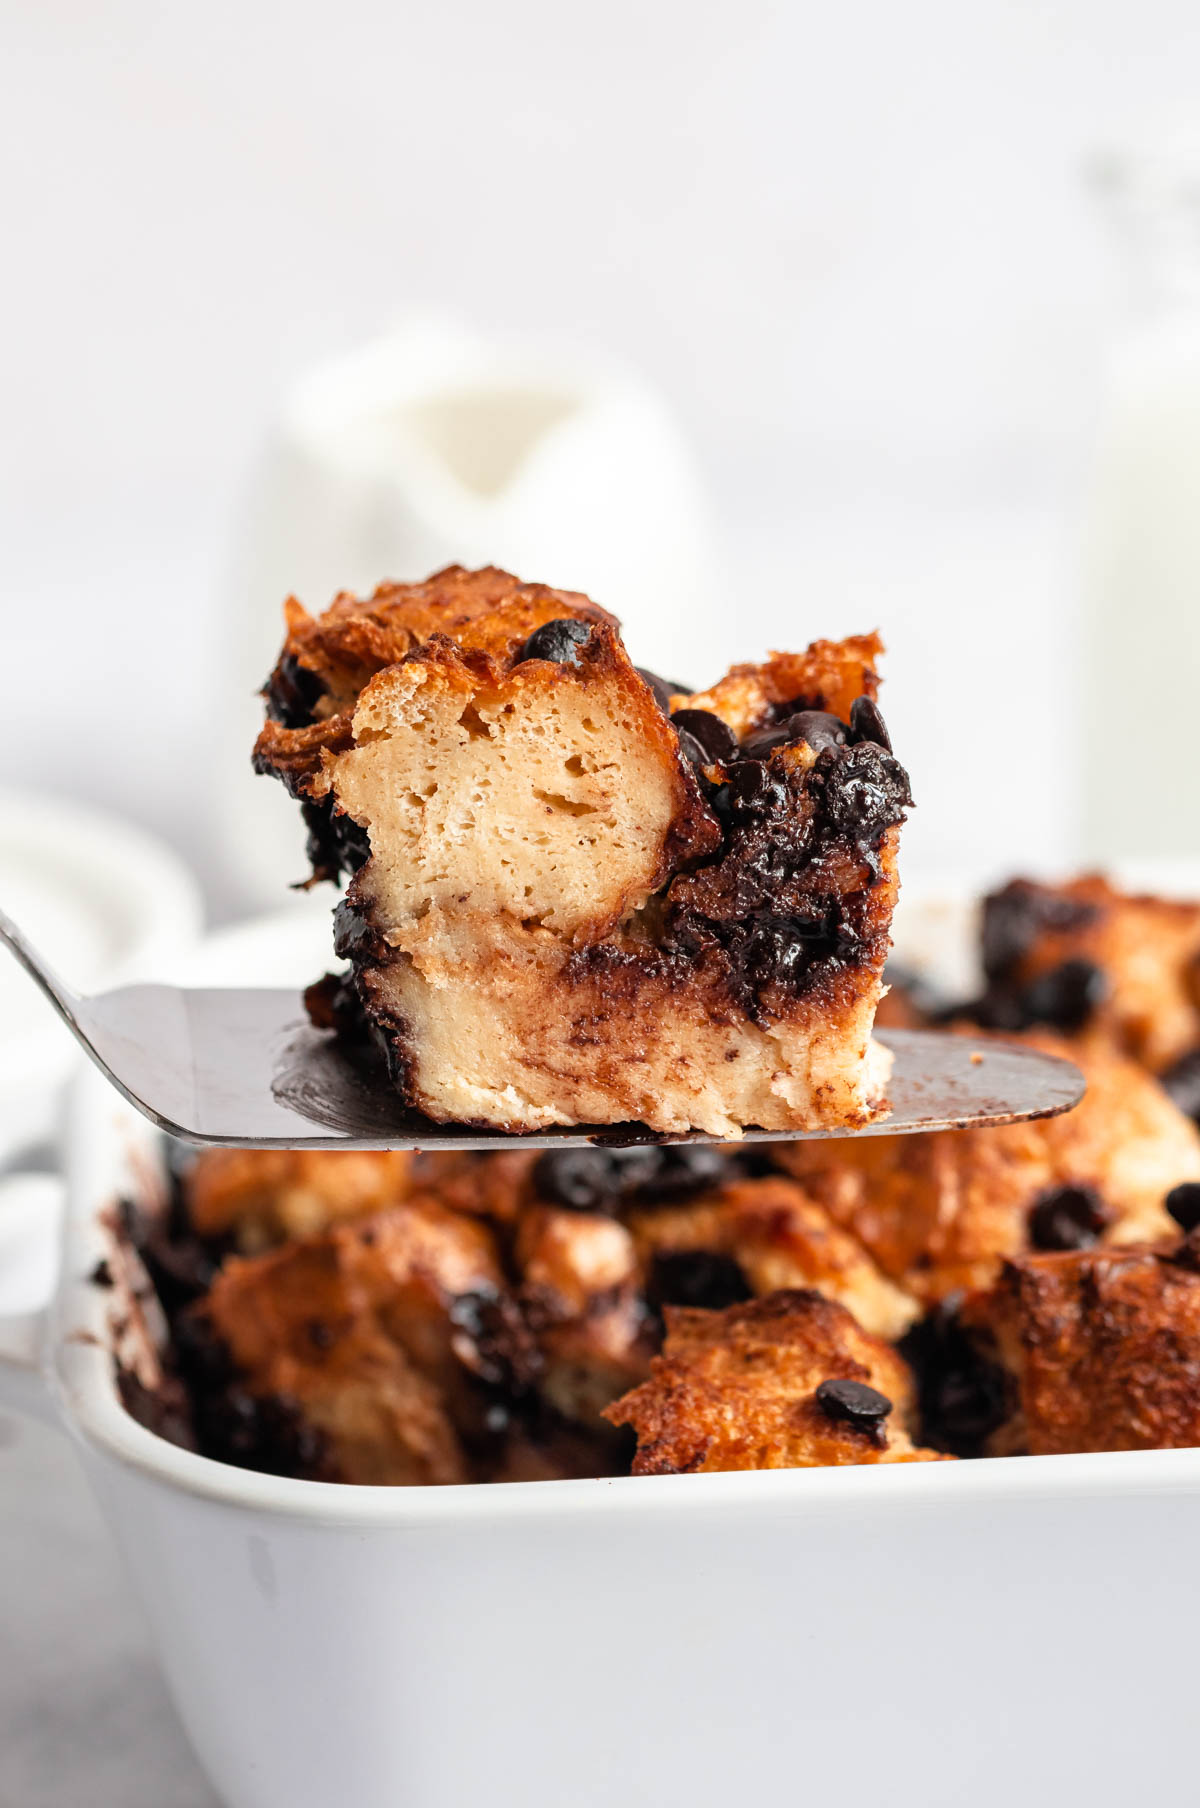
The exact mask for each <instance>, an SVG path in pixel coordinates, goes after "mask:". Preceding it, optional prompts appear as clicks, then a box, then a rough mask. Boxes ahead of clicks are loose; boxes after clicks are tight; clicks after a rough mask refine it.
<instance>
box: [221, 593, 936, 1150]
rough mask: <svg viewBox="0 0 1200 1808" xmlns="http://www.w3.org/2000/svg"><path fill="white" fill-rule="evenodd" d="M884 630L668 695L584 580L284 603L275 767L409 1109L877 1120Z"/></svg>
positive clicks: (895, 781) (354, 982)
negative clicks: (580, 588)
mask: <svg viewBox="0 0 1200 1808" xmlns="http://www.w3.org/2000/svg"><path fill="white" fill-rule="evenodd" d="M879 651H880V644H879V642H878V640H877V639H876V638H875V637H874V636H865V637H861V638H859V639H854V640H847V641H843V642H841V643H837V644H834V643H830V642H817V643H816V644H815V645H813V646H811V647H810V648H809V649H808V651H807V652H806V653H803V654H775V655H772V657H771V658H770V659H769V660H768V661H767V663H766V664H765V665H762V666H743V667H738V668H735V670H734V671H732V672H730V673H729V674H728V675H727V676H726V677H725V678H724V679H722V680H721V681H720V683H718V684H717V685H716V686H714V687H713V688H712V689H711V690H709V691H706V692H703V693H700V694H696V695H689V694H686V693H684V692H683V691H680V690H672V689H671V688H670V687H668V686H666V685H665V684H663V682H662V681H661V680H658V679H656V678H655V677H654V676H653V674H645V673H641V672H639V671H638V670H637V669H636V668H635V667H634V666H633V665H632V664H631V662H630V660H629V658H628V655H627V654H626V652H625V650H624V647H623V646H622V644H621V640H620V637H619V634H618V631H617V624H616V623H615V621H614V620H613V618H612V617H611V616H609V615H607V614H605V612H604V611H603V610H601V609H598V608H597V607H596V606H595V605H594V604H592V603H590V602H588V600H587V599H586V598H585V597H582V596H578V595H575V594H572V593H569V592H564V591H555V590H548V589H546V588H544V587H542V586H540V585H523V584H521V583H519V582H518V580H517V579H515V578H513V577H510V576H508V575H507V574H506V573H504V572H500V571H494V570H487V571H479V572H466V571H463V570H461V569H458V568H452V569H450V570H447V571H444V572H441V573H439V574H438V575H437V576H435V577H433V578H431V579H429V580H428V582H426V583H424V584H419V585H391V586H386V587H384V588H382V589H380V590H378V591H377V592H376V593H375V595H374V596H373V597H371V598H370V599H369V600H368V601H365V602H361V601H358V600H356V599H355V598H353V597H350V596H342V597H339V598H338V599H337V600H336V601H335V602H334V604H333V605H332V607H331V608H329V609H328V610H327V611H326V612H325V614H324V615H322V616H320V617H318V618H315V619H314V618H312V617H310V616H309V615H307V614H306V613H305V612H304V610H303V609H301V608H300V606H299V604H297V603H294V602H293V603H290V604H289V605H288V635H287V641H286V644H285V647H284V651H283V654H282V656H281V659H280V661H279V664H278V666H277V667H276V670H275V672H274V674H273V675H272V678H271V680H270V682H269V683H268V686H267V691H266V695H267V700H268V709H269V712H270V720H269V721H268V722H267V724H266V726H265V728H264V729H263V732H262V734H261V736H260V737H259V741H258V745H257V748H256V752H255V760H256V764H257V766H258V767H259V769H260V770H261V771H264V772H270V773H274V774H275V775H276V776H277V777H279V778H281V779H282V780H283V781H284V782H285V784H287V785H288V787H289V789H290V790H291V791H292V792H293V793H294V795H295V796H296V797H297V798H298V799H299V800H300V803H301V806H302V809H303V811H304V815H305V818H306V821H307V823H308V827H309V851H310V857H311V863H312V867H313V873H314V876H315V877H318V878H336V877H338V876H340V874H341V873H342V872H347V873H349V874H350V875H352V877H351V880H350V884H349V888H348V891H347V894H346V897H345V900H344V902H343V903H342V904H341V905H340V906H339V909H338V912H337V928H336V943H335V945H336V947H337V950H338V952H339V954H340V955H342V956H343V957H344V958H345V959H347V960H348V961H349V963H350V968H349V973H348V975H347V977H346V978H345V979H342V980H330V981H327V982H325V983H323V985H322V986H320V987H317V988H314V989H313V992H312V994H311V997H310V1009H311V1011H312V1013H313V1015H314V1019H315V1020H316V1021H318V1022H319V1023H321V1024H322V1025H324V1026H328V1027H332V1028H337V1029H339V1030H340V1031H341V1032H342V1033H344V1034H346V1035H354V1034H356V1033H361V1032H362V1030H363V1029H364V1028H369V1029H370V1030H371V1032H372V1033H373V1035H374V1037H375V1039H376V1040H377V1041H378V1042H379V1043H380V1044H381V1045H382V1047H383V1049H384V1051H385V1053H386V1055H387V1059H388V1063H389V1068H390V1072H391V1074H392V1077H393V1079H394V1081H395V1083H396V1085H397V1087H398V1089H399V1091H400V1092H401V1094H402V1095H403V1097H404V1099H405V1100H406V1102H408V1103H409V1104H411V1105H414V1106H416V1107H417V1108H419V1109H420V1110H422V1111H424V1112H426V1113H427V1114H428V1115H429V1116H430V1117H433V1118H435V1119H438V1120H440V1121H449V1122H472V1123H480V1124H489V1125H496V1126H499V1127H502V1128H505V1129H508V1130H525V1129H540V1128H543V1127H546V1126H548V1125H552V1124H571V1123H613V1122H620V1121H623V1120H635V1121H640V1122H643V1123H646V1124H648V1125H650V1126H651V1127H652V1128H653V1129H656V1130H659V1131H664V1132H681V1131H685V1130H687V1129H691V1128H695V1129H700V1130H704V1131H707V1132H709V1133H710V1134H714V1135H721V1136H731V1137H732V1136H737V1135H738V1134H739V1132H740V1131H741V1130H742V1129H743V1127H746V1126H751V1125H758V1126H761V1127H762V1128H764V1129H768V1130H771V1129H776V1130H783V1129H794V1128H803V1127H824V1128H834V1127H841V1126H845V1127H857V1126H860V1125H862V1124H864V1123H867V1122H869V1121H870V1120H871V1119H872V1118H873V1117H875V1116H877V1115H878V1114H879V1113H880V1112H881V1110H882V1109H883V1108H884V1092H885V1085H886V1070H887V1061H886V1056H885V1055H884V1053H883V1051H882V1050H881V1049H879V1048H878V1046H877V1045H875V1044H873V1043H872V1040H871V1026H872V1022H873V1018H874V1012H875V1006H876V1003H877V1001H878V998H879V995H880V991H881V987H882V971H883V962H884V958H885V955H886V952H887V948H888V928H889V924H890V920H891V914H892V909H893V906H894V904H895V898H896V890H897V880H896V844H897V837H898V830H899V825H900V823H901V821H902V819H903V816H904V813H905V810H906V808H907V807H908V805H909V803H910V798H909V791H908V781H907V778H906V776H905V773H904V771H903V768H902V767H901V766H900V765H899V763H898V762H897V760H896V759H895V757H894V756H893V754H892V752H891V749H890V745H889V742H888V737H887V731H886V729H885V728H884V726H883V722H882V719H881V718H880V716H879V712H878V710H877V708H876V706H875V701H874V699H875V693H876V685H877V681H876V676H875V671H874V665H875V660H876V658H877V656H878V654H879Z"/></svg>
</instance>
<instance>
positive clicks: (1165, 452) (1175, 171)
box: [1083, 136, 1200, 861]
mask: <svg viewBox="0 0 1200 1808" xmlns="http://www.w3.org/2000/svg"><path fill="white" fill-rule="evenodd" d="M1093 173H1094V176H1095V179H1096V183H1097V186H1098V187H1099V188H1100V190H1101V192H1102V193H1103V195H1104V197H1105V200H1106V203H1107V206H1108V209H1109V212H1110V216H1111V221H1112V224H1113V226H1114V228H1115V229H1116V231H1117V232H1118V234H1119V237H1120V241H1121V245H1122V250H1123V253H1124V258H1125V262H1126V265H1127V269H1128V277H1129V283H1128V288H1129V298H1128V300H1129V308H1128V318H1127V321H1126V324H1125V326H1124V330H1123V332H1122V334H1121V336H1120V338H1119V340H1118V343H1117V345H1116V347H1115V350H1114V356H1113V360H1112V368H1111V372H1110V381H1109V394H1108V399H1107V408H1106V414H1105V419H1104V423H1103V428H1102V437H1101V443H1100V456H1099V461H1098V466H1097V471H1096V475H1095V489H1094V494H1093V497H1092V503H1091V518H1090V523H1089V548H1088V571H1087V591H1086V594H1085V608H1086V615H1085V634H1086V643H1087V644H1086V649H1085V672H1084V679H1085V691H1084V723H1085V737H1086V738H1085V749H1084V753H1085V765H1084V777H1083V839H1084V852H1085V854H1086V856H1087V858H1088V859H1090V860H1093V861H1112V860H1117V859H1120V858H1123V857H1127V856H1164V855H1170V856H1173V857H1177V858H1178V857H1183V856H1189V855H1200V736H1198V733H1197V729H1198V726H1200V724H1198V720H1197V718H1198V716H1200V136H1192V137H1190V138H1187V139H1182V140H1179V139H1177V140H1173V141H1169V142H1167V143H1166V144H1164V145H1161V146H1159V147H1157V148H1153V149H1147V150H1144V151H1141V150H1132V149H1131V150H1128V151H1114V152H1110V153H1107V154H1106V155H1105V156H1103V157H1102V158H1098V159H1097V160H1096V162H1095V165H1094V172H1093ZM1143 725H1144V729H1143Z"/></svg>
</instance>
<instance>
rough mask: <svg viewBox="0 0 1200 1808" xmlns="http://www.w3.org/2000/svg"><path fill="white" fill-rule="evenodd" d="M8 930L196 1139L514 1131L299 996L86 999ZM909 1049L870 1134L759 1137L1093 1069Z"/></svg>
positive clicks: (1007, 1099)
mask: <svg viewBox="0 0 1200 1808" xmlns="http://www.w3.org/2000/svg"><path fill="white" fill-rule="evenodd" d="M0 941H2V942H4V943H5V944H6V945H7V946H8V947H9V948H10V949H11V950H12V952H13V953H14V954H15V955H16V957H17V959H18V960H19V961H20V962H21V964H22V966H23V967H25V969H26V970H27V971H28V972H29V973H30V974H32V976H33V978H34V979H35V980H36V981H37V983H38V985H39V986H40V987H41V988H42V990H43V992H45V994H46V996H47V997H48V998H49V999H50V1001H51V1002H52V1004H53V1005H54V1006H55V1009H56V1010H57V1011H58V1013H59V1015H60V1017H62V1019H63V1021H64V1022H65V1023H66V1024H67V1025H68V1027H69V1028H70V1029H71V1030H73V1031H74V1033H75V1036H76V1037H77V1039H78V1041H79V1042H80V1043H81V1044H82V1046H83V1048H84V1049H85V1050H86V1051H87V1053H88V1054H89V1055H90V1056H91V1058H92V1060H93V1061H94V1062H95V1063H96V1065H97V1067H99V1068H100V1069H101V1071H102V1072H103V1073H105V1074H107V1075H108V1078H109V1079H110V1080H111V1081H112V1083H113V1085H114V1086H115V1087H116V1088H117V1090H118V1091H119V1092H122V1093H123V1094H124V1095H125V1097H126V1098H127V1099H128V1100H129V1102H130V1104H132V1105H135V1106H136V1107H137V1109H138V1110H139V1111H141V1112H143V1113H144V1115H145V1116H146V1117H148V1118H149V1119H150V1120H151V1122H152V1123H155V1124H157V1125H158V1126H159V1127H160V1128H161V1129H163V1130H165V1131H167V1132H168V1134H169V1135H171V1136H177V1137H181V1138H182V1139H183V1140H184V1141H186V1142H193V1143H229V1144H234V1145H236V1146H238V1147H240V1148H258V1149H269V1148H285V1149H383V1148H399V1149H413V1148H420V1149H426V1148H428V1149H493V1148H496V1147H497V1146H498V1145H501V1144H503V1143H506V1142H511V1141H513V1140H514V1139H513V1138H512V1137H510V1136H508V1135H507V1134H506V1133H505V1132H504V1131H502V1130H479V1129H473V1128H466V1127H461V1126H457V1125H454V1124H435V1123H432V1122H430V1120H429V1119H427V1118H423V1117H421V1116H420V1115H419V1114H418V1113H416V1112H412V1111H406V1110H404V1108H403V1107H402V1106H401V1105H400V1104H399V1102H398V1100H397V1097H396V1094H395V1092H394V1091H393V1090H392V1088H391V1087H390V1086H389V1085H388V1083H387V1081H386V1079H385V1078H384V1077H383V1075H382V1074H381V1073H379V1072H378V1071H376V1070H375V1069H373V1068H371V1067H370V1066H368V1065H366V1064H362V1065H359V1064H356V1063H355V1062H353V1061H352V1060H351V1059H350V1058H349V1057H348V1056H347V1055H346V1054H345V1052H344V1051H343V1050H342V1049H340V1048H339V1047H338V1046H337V1045H336V1044H334V1043H333V1042H332V1041H331V1040H330V1038H329V1037H328V1036H325V1035H322V1034H320V1033H318V1032H317V1031H315V1030H313V1029H312V1028H311V1027H310V1026H309V1025H308V1023H307V1022H306V1020H305V1018H304V1013H303V1007H302V1005H301V1001H300V998H299V996H298V995H297V994H296V993H295V992H291V991H284V990H278V989H275V990H267V989H265V988H264V989H253V988H247V989H243V990H236V991H234V990H216V989H212V990H208V989H205V990H197V989H187V988H184V987H180V986H157V985H155V986H152V985H140V986H121V987H119V988H117V990H115V991H112V992H102V993H100V994H99V995H98V996H96V997H94V998H80V997H78V996H76V994H75V993H74V992H72V991H71V990H70V989H69V988H68V987H67V986H65V985H64V984H63V983H62V981H61V980H60V979H58V978H57V977H56V975H55V974H54V973H53V972H52V971H51V969H50V968H49V967H48V966H47V964H46V962H45V961H44V960H43V959H42V958H41V956H40V955H39V954H38V953H37V952H36V951H35V950H34V949H33V948H32V947H31V946H30V944H29V942H28V941H27V940H26V939H25V937H24V936H23V935H22V933H21V931H20V930H19V929H18V928H17V926H16V924H15V923H13V922H12V921H11V920H10V919H9V918H8V917H6V916H5V915H4V913H3V912H2V911H0ZM879 1039H880V1041H881V1042H884V1043H886V1044H887V1046H888V1047H889V1048H891V1049H892V1050H893V1051H894V1053H895V1065H894V1067H893V1070H892V1078H891V1082H890V1085H889V1088H888V1093H889V1097H890V1099H891V1107H892V1108H891V1112H890V1114H889V1115H888V1116H887V1117H886V1118H884V1119H883V1120H882V1121H881V1122H879V1123H875V1124H871V1125H869V1126H868V1127H867V1128H866V1129H865V1130H855V1131H850V1132H846V1131H841V1130H815V1131H814V1130H784V1131H780V1130H771V1131H765V1130H751V1131H749V1132H748V1140H750V1141H755V1142H795V1141H804V1140H807V1139H810V1138H816V1137H831V1136H843V1135H847V1134H848V1135H853V1136H895V1135H898V1134H907V1133H909V1132H912V1131H916V1130H952V1129H965V1128H968V1127H972V1126H973V1127H976V1128H978V1127H980V1126H983V1125H988V1124H1011V1123H1016V1122H1017V1121H1018V1120H1020V1119H1023V1118H1034V1117H1052V1116H1054V1115H1056V1114H1057V1113H1058V1112H1061V1111H1069V1110H1070V1109H1071V1107H1072V1106H1073V1105H1077V1104H1078V1103H1079V1100H1080V1099H1081V1098H1082V1096H1083V1089H1084V1083H1083V1076H1082V1075H1081V1074H1080V1072H1079V1070H1078V1068H1076V1067H1073V1066H1072V1065H1071V1063H1070V1062H1069V1061H1060V1060H1058V1059H1056V1058H1055V1057H1053V1056H1051V1055H1044V1054H1041V1053H1040V1052H1039V1051H1037V1050H1036V1049H1030V1048H1023V1047H1020V1046H1018V1045H1016V1044H1006V1043H1001V1042H991V1041H988V1040H987V1039H980V1040H979V1041H978V1042H976V1041H974V1040H973V1039H972V1038H970V1037H968V1036H950V1035H941V1034H938V1033H936V1032H934V1031H929V1030H881V1031H880V1032H879ZM519 1140H520V1141H521V1142H522V1143H523V1144H526V1145H528V1146H529V1147H531V1148H535V1149H541V1148H550V1147H555V1148H557V1147H559V1146H561V1145H562V1144H564V1143H567V1144H570V1143H575V1144H586V1143H608V1144H614V1143H629V1142H639V1141H651V1140H652V1141H655V1142H658V1141H662V1140H666V1141H669V1142H704V1143H711V1142H717V1141H719V1140H721V1139H719V1138H717V1137H714V1136H707V1135H704V1134H702V1133H693V1134H692V1135H690V1136H686V1137H684V1136H679V1137H668V1138H666V1139H663V1138H661V1137H659V1136H656V1135H655V1134H654V1133H653V1132H651V1131H649V1130H647V1129H646V1128H645V1127H644V1126H642V1125H638V1124H609V1125H602V1126H601V1125H586V1124H585V1125H578V1126H574V1127H572V1128H570V1129H554V1130H541V1131H537V1132H531V1133H527V1134H526V1135H523V1136H522V1137H521V1138H520V1139H519Z"/></svg>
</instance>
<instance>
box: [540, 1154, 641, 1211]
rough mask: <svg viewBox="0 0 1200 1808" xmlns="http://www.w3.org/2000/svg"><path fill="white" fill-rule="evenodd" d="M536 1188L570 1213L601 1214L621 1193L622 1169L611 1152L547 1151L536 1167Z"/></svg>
mask: <svg viewBox="0 0 1200 1808" xmlns="http://www.w3.org/2000/svg"><path fill="white" fill-rule="evenodd" d="M533 1185H534V1188H535V1190H536V1192H537V1193H538V1194H539V1196H540V1197H541V1198H543V1199H546V1200H549V1202H550V1203H551V1204H552V1205H561V1206H565V1207H566V1209H567V1211H569V1212H595V1211H601V1210H603V1209H604V1208H605V1207H606V1206H609V1205H611V1204H612V1202H613V1200H614V1199H615V1198H617V1197H618V1195H619V1194H620V1191H621V1180H620V1167H619V1164H618V1162H617V1161H616V1159H615V1151H612V1150H609V1149H548V1150H547V1151H546V1153H545V1154H544V1155H541V1156H539V1157H538V1159H537V1161H536V1162H535V1164H534V1169H533Z"/></svg>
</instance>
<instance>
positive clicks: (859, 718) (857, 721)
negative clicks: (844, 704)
mask: <svg viewBox="0 0 1200 1808" xmlns="http://www.w3.org/2000/svg"><path fill="white" fill-rule="evenodd" d="M850 733H851V735H852V736H853V738H854V739H855V740H856V741H871V742H873V743H874V745H875V746H876V747H882V748H883V751H884V752H885V753H891V751H892V737H891V736H890V735H889V733H888V731H887V725H886V723H885V722H884V719H883V717H882V716H881V715H880V713H879V706H878V704H877V703H874V702H872V700H871V698H870V697H856V698H855V699H854V701H853V703H852V704H851V705H850Z"/></svg>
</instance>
